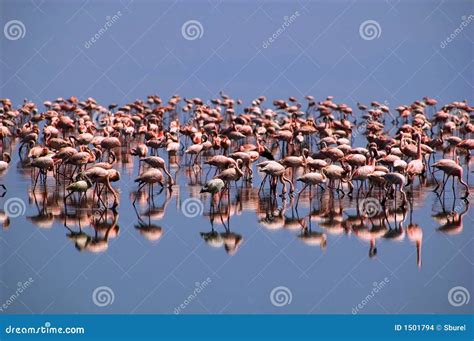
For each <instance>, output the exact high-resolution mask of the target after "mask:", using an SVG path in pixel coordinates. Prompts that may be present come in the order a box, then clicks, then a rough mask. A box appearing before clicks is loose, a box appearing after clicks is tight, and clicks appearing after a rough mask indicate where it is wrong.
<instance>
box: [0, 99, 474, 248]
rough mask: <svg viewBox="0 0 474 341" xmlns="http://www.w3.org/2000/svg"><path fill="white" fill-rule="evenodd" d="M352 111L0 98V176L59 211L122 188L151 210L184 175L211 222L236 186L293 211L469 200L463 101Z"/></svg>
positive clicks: (310, 105)
mask: <svg viewBox="0 0 474 341" xmlns="http://www.w3.org/2000/svg"><path fill="white" fill-rule="evenodd" d="M356 107H357V109H355V110H354V109H352V108H351V107H349V106H348V105H347V104H343V103H337V102H336V101H335V100H334V98H333V97H332V96H329V97H327V98H325V99H324V100H321V101H317V100H316V99H315V98H314V97H313V96H306V97H305V98H304V99H302V100H301V101H300V100H298V99H297V98H295V97H289V98H288V99H276V100H273V101H268V100H267V98H266V97H264V96H260V97H258V98H256V99H254V100H253V101H251V102H250V103H249V105H248V106H245V105H244V104H243V101H242V100H240V99H233V98H231V97H230V96H228V95H226V94H224V93H222V92H221V93H220V95H219V96H218V98H213V99H211V100H209V101H207V102H205V101H203V100H201V99H200V98H181V97H180V96H179V95H174V96H172V97H171V98H170V99H169V100H167V101H166V100H163V99H162V98H161V97H160V96H158V95H150V96H148V97H147V99H146V100H136V101H134V102H131V103H128V104H125V105H123V106H119V105H117V104H110V105H105V106H104V105H101V104H99V103H98V102H97V101H96V100H95V99H94V98H87V99H85V100H82V101H81V100H79V99H78V98H76V97H71V98H68V99H64V98H58V99H56V100H54V101H45V102H44V103H42V104H41V105H38V104H36V103H33V102H31V101H28V100H24V101H23V103H20V104H14V103H12V101H11V100H9V99H6V98H4V99H0V142H1V148H2V153H1V155H2V160H1V161H0V175H3V174H5V173H6V172H7V171H8V170H9V169H10V168H12V159H13V157H12V154H13V153H15V152H16V153H18V159H19V164H20V166H21V168H22V169H24V170H28V171H29V172H30V175H31V180H32V191H33V192H35V191H38V187H41V188H47V187H52V186H53V187H55V188H60V189H62V191H63V193H64V195H63V204H64V206H66V207H67V205H69V204H70V203H71V202H73V201H75V200H79V202H83V201H84V200H85V202H86V204H87V205H91V206H93V208H96V209H100V210H112V211H114V212H115V211H116V209H117V207H119V205H120V201H121V192H122V193H123V188H124V186H127V187H133V188H134V189H136V193H137V195H135V197H134V198H133V204H134V205H135V202H136V200H137V198H139V195H138V194H139V193H143V192H145V191H147V193H148V198H149V199H150V201H151V203H152V205H154V202H153V200H154V197H155V196H159V195H160V193H161V192H162V191H163V190H164V189H166V191H167V192H168V191H169V192H173V191H176V190H177V188H179V183H178V181H177V179H176V177H177V174H178V172H180V171H181V169H182V168H183V167H184V168H185V170H186V172H187V174H189V175H190V178H192V177H194V179H195V180H196V183H198V184H200V187H201V193H209V194H210V196H211V199H210V210H211V213H212V212H213V211H214V212H215V210H216V208H217V209H219V207H221V205H223V203H222V202H223V200H222V199H223V198H226V197H227V200H228V203H227V205H228V206H230V196H231V195H230V191H231V188H239V187H240V188H244V187H245V188H254V187H255V188H258V195H262V196H263V195H266V196H269V197H271V198H277V197H280V198H281V200H283V201H286V200H288V198H290V200H291V202H292V203H293V202H295V205H294V207H295V209H298V204H299V202H300V199H301V196H309V198H310V200H312V199H313V198H321V197H322V196H323V195H324V194H325V193H329V195H331V197H337V198H343V197H345V196H347V197H349V198H355V200H357V203H358V207H359V202H364V201H366V200H368V199H370V198H372V199H376V200H377V202H378V203H379V205H380V207H377V210H379V211H381V212H385V210H386V209H387V207H388V206H389V205H387V203H388V202H390V203H391V204H390V205H391V207H392V209H395V210H397V209H399V208H402V209H403V208H404V207H405V205H407V203H409V202H410V200H413V198H414V197H416V191H417V190H419V189H430V190H432V191H434V192H436V193H437V195H438V196H439V197H440V198H441V197H442V198H443V200H444V197H445V195H446V192H447V191H448V190H449V185H448V182H449V180H450V178H451V180H452V183H451V193H452V195H453V196H454V197H455V198H456V197H457V198H461V199H467V198H468V197H469V192H470V188H469V172H470V169H469V165H470V160H471V150H472V149H474V139H473V138H471V136H472V133H473V132H474V125H473V123H472V113H473V111H474V108H473V107H470V105H469V104H468V103H467V101H455V102H451V103H448V104H445V105H443V106H440V105H438V102H437V101H436V100H435V99H433V98H428V97H424V98H422V99H421V100H417V101H414V102H413V103H411V104H407V105H400V106H398V107H397V108H395V109H391V108H389V106H388V105H386V104H385V103H380V102H377V101H373V102H371V103H370V105H365V104H362V103H357V105H356ZM131 160H132V161H133V160H136V161H137V162H138V164H139V166H138V172H137V174H134V182H135V183H134V184H125V185H124V184H123V183H122V182H121V178H122V176H121V173H120V167H119V165H123V164H124V163H128V162H131ZM256 175H257V177H256ZM119 188H120V191H119V190H118V189H119ZM87 199H88V200H89V201H87ZM392 204H393V205H392ZM362 207H363V205H362ZM378 213H380V212H378ZM141 231H142V232H143V233H147V232H150V231H146V230H145V231H144V230H143V229H142V230H141ZM305 231H306V230H305ZM150 233H151V232H150ZM227 233H229V231H227ZM305 233H306V232H304V233H302V235H301V238H302V239H305V238H307V237H308V235H307V234H305ZM151 234H152V233H151ZM158 234H160V233H158ZM207 237H209V236H208V235H207ZM318 238H319V239H318ZM318 238H317V240H318V241H317V242H318V243H324V240H322V239H321V237H320V236H319V237H318Z"/></svg>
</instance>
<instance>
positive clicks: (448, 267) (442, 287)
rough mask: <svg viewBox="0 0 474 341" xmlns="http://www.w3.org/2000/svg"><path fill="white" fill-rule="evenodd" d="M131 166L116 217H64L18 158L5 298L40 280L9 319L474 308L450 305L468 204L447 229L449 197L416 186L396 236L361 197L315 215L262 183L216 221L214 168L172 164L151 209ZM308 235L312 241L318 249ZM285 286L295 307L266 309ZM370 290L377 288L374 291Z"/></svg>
mask: <svg viewBox="0 0 474 341" xmlns="http://www.w3.org/2000/svg"><path fill="white" fill-rule="evenodd" d="M124 161H126V162H124ZM122 162H123V163H121V164H120V165H119V166H118V167H117V168H118V169H119V170H120V171H121V173H122V179H121V180H120V181H119V182H118V183H116V186H115V187H116V188H119V189H120V192H121V203H120V206H119V208H118V210H117V214H116V215H114V214H113V212H112V211H110V210H109V211H107V212H103V211H100V210H90V209H87V208H86V204H85V203H84V202H82V203H80V202H78V200H77V199H75V200H76V202H75V203H74V202H72V201H71V202H68V205H67V207H66V209H64V207H63V199H62V197H63V189H62V187H61V186H59V188H58V187H56V186H55V184H54V180H53V179H52V178H50V179H49V182H48V186H47V187H46V189H45V188H44V187H43V186H39V187H38V188H37V189H36V192H35V193H33V192H32V191H31V189H32V182H31V178H30V170H29V168H23V166H22V165H21V163H20V162H19V161H18V156H16V158H15V159H14V160H13V165H12V166H11V167H10V169H9V170H8V172H7V174H4V175H3V176H2V182H3V183H4V184H6V186H7V189H8V192H7V194H6V195H5V197H4V198H3V199H2V202H3V203H2V204H3V205H5V202H6V200H8V199H10V198H21V199H22V200H23V201H24V202H25V203H26V205H25V207H26V212H25V215H22V216H19V217H16V218H10V223H9V226H5V225H4V229H3V230H2V232H1V243H2V249H1V250H2V263H1V267H2V277H1V280H2V283H1V284H2V291H1V293H2V299H3V300H4V301H6V300H7V299H8V297H10V295H11V294H13V293H14V292H15V290H16V288H17V283H18V282H25V281H27V280H29V278H30V277H31V278H32V281H33V282H32V283H31V284H30V285H29V286H28V288H26V289H25V291H24V293H22V294H21V296H19V297H18V299H17V300H15V301H14V302H13V304H12V305H11V306H9V307H8V310H7V311H8V312H9V313H30V312H33V313H41V312H48V313H67V312H68V313H76V312H78V313H88V312H91V313H107V312H108V313H110V312H116V313H173V312H176V309H178V307H179V306H180V305H181V304H185V308H181V309H180V310H178V311H180V312H185V313H220V312H222V313H262V312H263V313H265V312H267V313H268V312H271V313H283V312H285V313H288V312H291V313H308V312H311V313H351V312H352V311H353V309H354V308H355V307H356V306H357V305H358V304H359V303H361V302H362V300H363V299H365V298H366V296H367V295H369V294H370V293H372V296H373V298H371V299H370V300H369V302H368V303H366V304H365V303H364V305H363V308H362V309H359V311H360V312H363V313H384V312H390V313H397V312H400V313H410V312H425V313H430V312H447V313H456V312H469V311H470V309H471V308H472V306H469V305H465V306H462V307H458V308H455V307H453V306H451V305H450V304H449V303H448V300H447V297H448V296H447V294H448V291H449V290H450V289H451V288H452V287H454V286H458V285H461V286H463V287H465V288H467V289H468V290H470V291H472V290H471V289H472V260H473V258H472V256H473V253H472V243H473V230H472V228H471V226H472V208H471V207H469V205H468V204H466V203H465V202H463V201H461V200H460V199H457V200H456V202H454V201H453V200H452V195H451V193H450V192H448V193H447V194H446V196H445V205H444V209H445V210H446V212H451V211H453V210H454V211H455V212H456V214H455V215H454V216H453V217H452V224H451V225H450V227H449V226H448V227H445V228H443V226H442V225H444V224H446V223H447V221H446V218H445V217H446V212H443V206H442V200H441V199H442V198H439V197H438V196H436V195H435V194H434V193H432V192H431V189H430V188H429V187H423V188H422V189H420V188H417V187H415V193H414V199H413V204H409V205H407V208H406V212H403V210H401V209H399V211H398V213H397V220H396V221H395V217H394V214H393V211H392V212H391V213H390V212H389V213H388V217H389V222H390V226H391V228H392V231H391V232H389V233H387V232H388V229H387V228H388V225H387V224H386V223H384V224H382V223H381V220H380V219H379V218H378V217H375V218H373V219H368V218H367V217H364V216H361V215H358V214H357V207H358V204H357V200H356V199H353V200H352V199H349V198H347V196H346V197H345V198H339V197H338V196H337V195H336V196H334V195H331V194H330V193H329V192H327V193H326V194H324V195H321V193H320V192H319V191H318V192H314V193H313V198H312V200H311V208H310V202H309V196H308V195H307V194H303V195H302V197H301V201H300V204H299V206H298V210H296V209H295V205H294V204H295V202H294V201H295V200H294V199H291V200H290V199H289V198H288V197H287V199H286V200H285V201H282V199H281V198H271V197H270V196H269V193H268V190H267V191H265V192H262V193H261V195H260V197H259V195H258V184H259V183H260V180H261V177H260V175H257V173H256V176H255V178H254V185H256V186H250V185H244V186H241V185H240V182H239V185H238V187H237V188H235V187H233V188H232V191H231V196H230V198H228V197H224V198H223V199H222V206H221V212H220V213H219V212H218V211H217V209H216V212H214V214H210V213H211V212H210V196H209V195H201V194H199V191H200V188H201V185H200V184H201V183H203V182H205V180H206V173H207V170H208V169H207V168H204V169H203V170H202V173H199V172H194V171H193V170H192V169H191V168H189V167H185V166H182V167H181V168H179V170H178V169H177V168H174V169H173V174H175V176H176V179H177V182H178V184H177V185H176V186H174V187H173V190H172V192H171V193H170V192H169V191H167V190H164V191H163V192H161V193H159V194H158V192H156V193H155V194H154V195H153V200H150V198H149V197H148V192H147V191H146V190H145V191H144V192H142V193H140V194H139V195H138V197H137V200H136V203H135V205H133V199H135V197H136V196H137V193H136V185H135V184H134V183H133V179H134V177H135V176H136V174H137V172H138V169H137V167H138V166H137V162H136V160H133V159H132V158H129V159H128V160H125V159H122ZM213 172H214V170H211V172H210V174H209V175H208V177H207V178H210V177H211V176H212V174H213ZM298 188H301V187H300V186H299V187H298ZM431 188H432V187H431ZM458 190H459V189H458ZM188 198H196V199H198V200H196V201H192V202H190V201H189V200H187V199H188ZM361 200H362V199H361ZM229 201H230V206H229ZM200 205H202V206H200ZM359 205H360V202H359ZM453 205H454V206H453ZM390 206H391V205H389V204H387V207H390ZM21 208H22V207H20V210H21ZM185 214H186V215H187V216H188V217H186V216H185ZM443 215H444V218H443ZM411 224H415V225H417V226H419V228H421V230H422V235H423V236H422V243H421V245H419V246H421V252H420V253H421V255H420V257H421V259H418V254H417V243H416V242H415V240H414V239H413V238H409V236H410V234H409V233H407V232H408V230H409V229H410V228H411V227H410V226H412V227H413V225H411ZM94 227H95V228H94ZM302 227H307V228H308V230H306V231H311V233H312V236H313V239H312V240H313V243H311V241H310V240H309V239H308V238H304V237H305V236H306V237H308V234H309V232H306V233H304V232H303V231H304V230H302ZM397 227H398V229H396V228H397ZM213 228H214V230H213ZM368 229H370V231H371V233H370V234H369V233H368V231H369V230H368ZM407 229H408V230H407ZM81 230H82V232H84V233H85V234H87V235H88V236H89V237H90V238H92V243H90V244H88V245H89V246H88V247H87V248H85V249H84V248H83V249H82V251H79V250H80V249H81V247H80V245H83V244H81V241H80V239H78V238H76V239H73V236H76V237H77V234H78V233H79V232H80V231H81ZM212 232H214V233H212ZM390 235H391V236H392V238H390ZM324 238H325V242H322V240H323V239H324ZM206 241H207V242H206ZM371 241H372V242H373V243H375V245H373V246H375V248H376V252H375V255H374V251H373V248H372V251H371ZM75 243H77V245H78V246H77V247H76V246H75ZM311 244H313V245H311ZM92 251H94V252H92ZM369 255H370V256H369ZM420 263H421V264H420ZM381 282H385V283H382V284H381ZM375 284H376V285H375ZM380 285H382V287H381V288H380ZM101 286H107V287H108V288H110V291H112V292H113V296H114V300H113V303H112V304H109V305H107V306H105V307H99V306H97V305H96V304H94V300H93V298H92V297H93V292H94V290H95V289H96V288H98V287H101ZM280 286H284V287H286V288H287V289H284V290H285V292H283V293H280V295H281V296H280V299H281V300H283V301H282V302H286V303H288V304H287V305H284V306H282V307H278V306H275V305H273V304H272V300H271V299H270V296H271V292H272V290H273V289H274V288H276V287H280ZM375 287H377V288H380V290H378V291H377V293H375V294H374V292H373V289H374V288H375ZM196 288H199V293H197V291H195V290H196ZM108 290H109V289H108ZM277 290H278V289H277ZM288 292H289V294H288ZM103 295H104V296H103V299H105V300H106V302H110V300H107V298H106V295H107V294H103ZM189 295H194V296H193V297H192V298H189ZM285 295H286V296H285ZM290 295H291V302H289V298H288V297H290ZM109 297H111V296H109ZM275 297H276V298H275V299H278V298H277V296H275ZM185 300H188V301H189V303H184V302H185ZM188 301H187V302H188ZM278 302H280V301H277V305H278Z"/></svg>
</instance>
